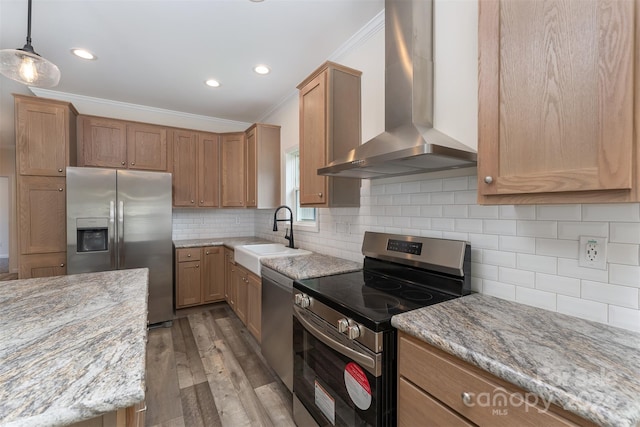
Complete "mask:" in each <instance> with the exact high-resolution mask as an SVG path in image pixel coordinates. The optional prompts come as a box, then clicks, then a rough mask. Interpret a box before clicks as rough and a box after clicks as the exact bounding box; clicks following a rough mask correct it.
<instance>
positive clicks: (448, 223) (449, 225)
mask: <svg viewBox="0 0 640 427" xmlns="http://www.w3.org/2000/svg"><path fill="white" fill-rule="evenodd" d="M431 228H433V229H434V230H442V231H453V230H454V228H455V220H454V219H452V218H431Z"/></svg>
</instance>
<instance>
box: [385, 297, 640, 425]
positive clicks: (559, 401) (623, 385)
mask: <svg viewBox="0 0 640 427" xmlns="http://www.w3.org/2000/svg"><path fill="white" fill-rule="evenodd" d="M391 323H392V324H393V325H394V326H395V327H396V328H398V329H399V330H402V331H404V332H406V333H408V334H410V335H413V336H415V337H416V338H419V339H421V340H423V341H425V342H427V343H428V344H431V345H433V346H435V347H437V348H440V349H442V350H444V351H446V352H447V353H450V354H452V355H454V356H457V357H459V358H461V359H462V360H465V361H466V362H469V363H471V364H473V365H475V366H478V367H479V368H481V369H484V370H486V371H488V372H490V373H492V374H494V375H496V376H497V377H500V378H502V379H504V380H505V381H508V382H510V383H512V384H516V385H518V386H520V387H522V388H523V389H525V390H526V391H529V392H533V393H535V394H536V395H538V396H539V397H542V398H543V399H545V401H547V402H548V401H549V399H551V400H552V401H553V403H555V404H556V405H558V406H560V407H562V408H564V409H566V410H568V411H570V412H573V413H575V414H577V415H579V416H581V417H583V418H586V419H588V420H590V421H593V422H594V423H596V424H599V425H603V426H636V425H639V424H640V334H638V333H635V332H631V331H626V330H624V329H619V328H615V327H612V326H609V325H605V324H601V323H596V322H592V321H588V320H583V319H579V318H576V317H571V316H567V315H563V314H559V313H554V312H550V311H546V310H542V309H539V308H535V307H530V306H527V305H522V304H518V303H515V302H511V301H506V300H502V299H498V298H493V297H490V296H486V295H480V294H474V295H469V296H466V297H463V298H458V299H455V300H452V301H448V302H444V303H441V304H436V305H433V306H430V307H425V308H421V309H418V310H414V311H411V312H407V313H404V314H400V315H396V316H393V318H392V321H391Z"/></svg>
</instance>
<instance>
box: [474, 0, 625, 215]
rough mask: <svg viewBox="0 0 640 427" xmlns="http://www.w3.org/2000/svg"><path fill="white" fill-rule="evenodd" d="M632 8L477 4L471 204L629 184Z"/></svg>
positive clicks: (566, 1)
mask: <svg viewBox="0 0 640 427" xmlns="http://www.w3.org/2000/svg"><path fill="white" fill-rule="evenodd" d="M634 7H637V2H633V1H611V2H603V1H595V0H591V1H578V2H576V1H570V0H555V1H544V2H539V1H532V0H529V1H508V0H507V1H505V0H502V1H482V2H480V20H479V38H480V40H479V54H480V74H479V79H480V85H479V87H480V92H479V123H480V124H481V126H480V128H479V141H478V152H479V153H478V158H479V162H478V180H479V182H478V193H479V200H480V202H485V203H491V202H492V200H494V201H497V202H500V200H501V198H500V197H497V196H505V195H510V196H511V198H503V199H502V202H503V203H509V202H511V203H518V202H519V203H534V202H554V198H553V193H556V194H555V196H556V197H555V202H558V201H560V202H564V203H567V202H568V201H569V200H572V201H578V200H577V199H567V198H566V197H565V196H563V195H560V194H557V193H570V192H573V196H576V194H575V192H587V191H593V190H628V189H630V188H632V171H633V156H632V155H631V153H632V152H633V143H634V141H633V138H634V136H633V120H634V119H633V114H634V109H633V102H634V100H633V96H634V76H633V73H634V68H633V67H634V63H633V62H634V16H635V13H634V12H635V11H634ZM635 49H636V50H637V47H636V48H635ZM627 193H628V191H627ZM540 194H546V195H547V198H546V199H543V198H539V197H538V198H536V197H533V196H535V195H540ZM592 194H593V193H592ZM600 195H602V193H601V194H600ZM491 196H494V197H493V199H492V198H491ZM578 196H580V193H578ZM586 196H588V195H585V196H583V197H586ZM604 196H605V197H606V196H607V194H606V193H605V194H604ZM592 201H598V200H596V199H593V200H592Z"/></svg>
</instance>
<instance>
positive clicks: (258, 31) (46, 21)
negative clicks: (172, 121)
mask: <svg viewBox="0 0 640 427" xmlns="http://www.w3.org/2000/svg"><path fill="white" fill-rule="evenodd" d="M383 9H384V1H383V0H264V1H263V2H251V1H249V0H196V1H193V0H66V1H63V0H33V10H32V29H31V37H32V44H33V47H34V49H35V51H36V52H37V53H39V54H40V55H42V56H43V57H45V58H47V59H49V60H50V61H52V62H53V63H55V64H56V65H57V66H58V67H59V68H60V71H61V73H62V78H61V80H60V84H59V85H58V86H57V87H55V88H52V89H53V90H56V91H60V92H65V93H71V94H76V95H84V96H89V97H95V98H102V99H108V100H113V101H120V102H127V103H132V104H138V105H144V106H149V107H156V108H163V109H168V110H174V111H180V112H185V113H192V114H198V115H204V116H210V117H219V118H223V119H228V120H236V121H242V122H255V121H257V120H259V119H260V118H261V117H262V116H263V115H264V114H265V113H267V112H268V111H270V110H271V109H272V108H273V107H275V106H276V105H278V104H279V103H280V102H281V101H282V100H283V99H284V98H286V97H287V96H288V95H290V94H291V93H292V91H294V90H295V87H296V85H297V84H298V83H300V82H301V81H302V80H303V79H304V78H305V77H306V76H307V75H308V74H309V73H311V72H312V71H313V70H314V69H316V68H317V67H318V66H319V65H320V64H321V63H322V62H324V61H325V60H326V59H327V58H329V57H330V55H331V54H332V53H333V52H335V51H336V50H337V49H339V48H340V46H342V45H343V44H344V43H345V42H347V41H348V40H349V39H350V38H351V37H352V36H353V35H354V34H355V33H357V31H358V30H359V29H361V28H362V27H364V26H365V25H366V24H367V23H368V22H369V21H370V20H371V19H373V18H374V17H375V16H376V15H377V14H378V13H380V12H381V11H382V10H383ZM26 32H27V0H0V48H2V49H6V48H12V49H15V48H18V47H22V46H23V45H24V44H25V39H26ZM73 47H83V48H86V49H89V50H91V51H92V52H94V53H95V54H96V55H97V56H98V60H97V61H85V60H81V59H79V58H76V57H74V56H73V55H71V53H70V49H71V48H73ZM258 63H264V64H267V65H268V66H269V67H270V68H271V70H272V72H271V74H269V75H266V76H260V75H257V74H256V73H254V72H253V71H252V68H253V66H255V65H256V64H258ZM0 78H4V77H0ZM208 78H215V79H217V80H218V81H220V83H221V85H222V86H221V87H219V88H215V89H214V88H209V87H207V86H205V84H204V81H205V80H206V79H208Z"/></svg>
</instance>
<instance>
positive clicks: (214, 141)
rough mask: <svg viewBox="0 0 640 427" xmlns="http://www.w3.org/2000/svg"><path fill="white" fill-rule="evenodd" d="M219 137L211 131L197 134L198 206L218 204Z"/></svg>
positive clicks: (214, 205) (215, 205)
mask: <svg viewBox="0 0 640 427" xmlns="http://www.w3.org/2000/svg"><path fill="white" fill-rule="evenodd" d="M219 188H220V137H219V136H218V135H216V134H212V133H207V134H205V133H201V134H199V135H198V206H200V207H217V206H219V204H220V202H219V198H220V196H219V193H220V191H219Z"/></svg>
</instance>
